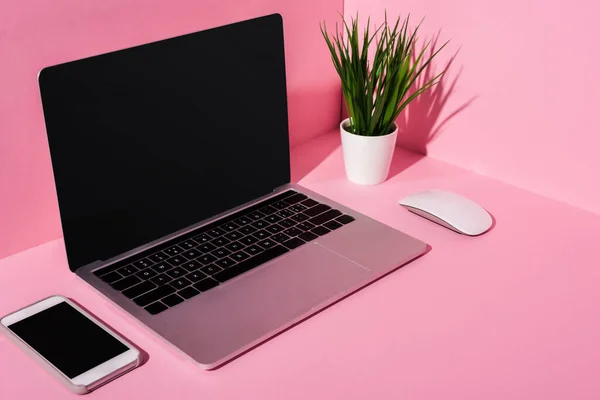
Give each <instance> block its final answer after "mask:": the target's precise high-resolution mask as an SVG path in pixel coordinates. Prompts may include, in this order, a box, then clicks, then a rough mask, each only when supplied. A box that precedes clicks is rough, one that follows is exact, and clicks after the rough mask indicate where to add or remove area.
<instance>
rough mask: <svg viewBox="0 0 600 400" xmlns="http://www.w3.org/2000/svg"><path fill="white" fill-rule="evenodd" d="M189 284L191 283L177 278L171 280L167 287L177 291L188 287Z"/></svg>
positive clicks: (182, 278)
mask: <svg viewBox="0 0 600 400" xmlns="http://www.w3.org/2000/svg"><path fill="white" fill-rule="evenodd" d="M191 284H192V282H190V281H188V280H187V279H186V278H184V277H181V278H177V279H175V280H173V281H172V282H171V283H169V285H171V286H173V287H174V288H175V289H177V290H180V289H183V288H184V287H186V286H189V285H191Z"/></svg>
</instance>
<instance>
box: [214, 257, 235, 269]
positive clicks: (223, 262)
mask: <svg viewBox="0 0 600 400" xmlns="http://www.w3.org/2000/svg"><path fill="white" fill-rule="evenodd" d="M215 264H216V265H218V266H219V267H221V268H229V267H231V266H232V265H233V264H235V261H233V260H232V259H231V258H229V257H225V258H222V259H220V260H217V261H215Z"/></svg>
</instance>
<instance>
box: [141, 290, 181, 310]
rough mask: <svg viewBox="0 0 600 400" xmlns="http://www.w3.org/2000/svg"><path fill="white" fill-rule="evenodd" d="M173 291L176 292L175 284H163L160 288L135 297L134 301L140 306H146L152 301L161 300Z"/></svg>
mask: <svg viewBox="0 0 600 400" xmlns="http://www.w3.org/2000/svg"><path fill="white" fill-rule="evenodd" d="M171 293H175V289H174V288H173V286H171V285H162V286H159V287H158V288H156V289H153V290H151V291H149V292H147V293H145V294H143V295H141V296H138V297H136V298H135V299H133V301H134V302H135V304H137V305H138V306H141V307H145V306H147V305H148V304H150V303H154V302H155V301H157V300H160V299H162V298H163V297H166V296H168V295H170V294H171Z"/></svg>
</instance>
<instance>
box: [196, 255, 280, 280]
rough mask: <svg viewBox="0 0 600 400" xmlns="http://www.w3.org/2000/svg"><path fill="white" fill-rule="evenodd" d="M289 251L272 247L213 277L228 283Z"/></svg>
mask: <svg viewBox="0 0 600 400" xmlns="http://www.w3.org/2000/svg"><path fill="white" fill-rule="evenodd" d="M288 251H289V250H288V249H287V248H286V247H284V246H281V245H277V246H275V247H272V248H271V249H269V250H266V251H264V252H262V253H260V254H258V255H257V256H255V257H251V258H249V259H247V260H246V261H242V262H241V263H238V264H236V265H234V266H233V267H231V268H228V269H226V270H223V271H221V272H219V273H217V274H215V275H213V278H214V279H216V280H217V281H219V282H221V283H223V282H225V281H228V280H229V279H232V278H235V277H236V276H238V275H240V274H243V273H244V272H247V271H250V270H251V269H253V268H255V267H258V266H259V265H261V264H264V263H266V262H267V261H270V260H272V259H274V258H276V257H279V256H281V255H282V254H285V253H287V252H288ZM202 282H203V281H200V282H198V283H197V284H196V285H198V284H200V283H202ZM194 287H196V288H197V289H198V287H197V286H195V285H194Z"/></svg>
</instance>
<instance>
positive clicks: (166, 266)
mask: <svg viewBox="0 0 600 400" xmlns="http://www.w3.org/2000/svg"><path fill="white" fill-rule="evenodd" d="M150 268H152V269H153V270H155V271H156V272H158V273H159V274H160V273H161V272H165V271H168V270H170V269H171V268H173V267H172V266H171V265H170V264H167V263H164V262H161V263H158V264H154V265H153V266H152V267H150Z"/></svg>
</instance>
